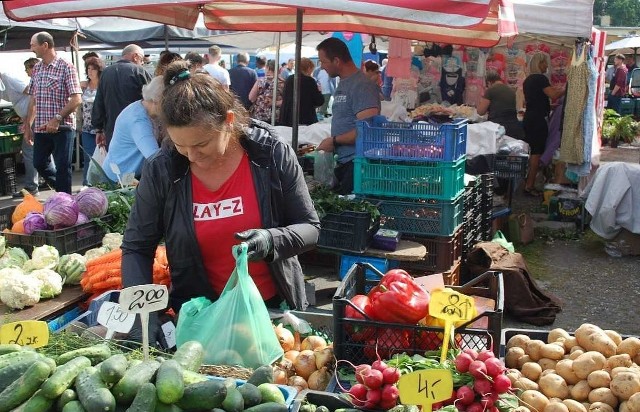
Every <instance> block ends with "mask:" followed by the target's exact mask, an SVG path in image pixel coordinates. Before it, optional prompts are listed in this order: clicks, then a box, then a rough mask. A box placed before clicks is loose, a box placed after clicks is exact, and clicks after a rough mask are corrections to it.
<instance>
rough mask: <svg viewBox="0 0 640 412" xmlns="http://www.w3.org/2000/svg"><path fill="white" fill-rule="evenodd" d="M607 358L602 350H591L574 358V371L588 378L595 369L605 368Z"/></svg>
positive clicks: (581, 376) (577, 374) (580, 376)
mask: <svg viewBox="0 0 640 412" xmlns="http://www.w3.org/2000/svg"><path fill="white" fill-rule="evenodd" d="M605 362H606V358H605V357H604V355H603V354H602V353H600V352H595V351H589V352H585V353H583V354H582V355H580V356H578V357H577V358H575V359H574V360H573V371H574V372H575V373H576V376H578V378H580V379H587V376H589V374H590V373H591V372H593V371H597V370H600V369H602V368H604V364H605Z"/></svg>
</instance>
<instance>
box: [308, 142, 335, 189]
mask: <svg viewBox="0 0 640 412" xmlns="http://www.w3.org/2000/svg"><path fill="white" fill-rule="evenodd" d="M335 166H336V162H335V160H334V157H333V152H325V151H324V150H320V151H318V152H316V154H315V159H314V161H313V180H315V181H316V182H319V183H322V184H323V185H325V186H329V187H332V186H333V181H334V174H333V169H334V168H335Z"/></svg>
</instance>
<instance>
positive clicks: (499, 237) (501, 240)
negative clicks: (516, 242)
mask: <svg viewBox="0 0 640 412" xmlns="http://www.w3.org/2000/svg"><path fill="white" fill-rule="evenodd" d="M491 241H492V242H496V243H497V244H499V245H502V247H504V248H505V249H507V250H508V251H509V252H511V253H515V251H516V249H515V248H514V247H513V243H511V242H509V241H508V240H507V238H506V237H504V234H503V233H502V231H501V230H498V231H496V234H495V235H493V239H491Z"/></svg>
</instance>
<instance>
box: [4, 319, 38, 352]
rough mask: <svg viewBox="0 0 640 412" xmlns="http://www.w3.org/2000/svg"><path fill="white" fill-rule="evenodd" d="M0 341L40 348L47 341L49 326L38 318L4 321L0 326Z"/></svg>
mask: <svg viewBox="0 0 640 412" xmlns="http://www.w3.org/2000/svg"><path fill="white" fill-rule="evenodd" d="M0 343H2V344H5V343H8V344H13V343H15V344H18V345H20V346H31V347H33V348H41V347H43V346H46V345H47V343H49V326H48V325H47V322H43V321H40V320H25V321H22V322H12V323H6V324H4V325H2V327H0Z"/></svg>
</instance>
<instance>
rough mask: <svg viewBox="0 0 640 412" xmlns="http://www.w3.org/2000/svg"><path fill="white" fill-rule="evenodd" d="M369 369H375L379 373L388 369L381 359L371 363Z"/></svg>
mask: <svg viewBox="0 0 640 412" xmlns="http://www.w3.org/2000/svg"><path fill="white" fill-rule="evenodd" d="M371 368H372V369H377V370H379V371H380V372H384V370H385V369H387V368H388V366H387V364H386V363H384V361H383V360H382V359H378V360H374V361H373V363H372V364H371Z"/></svg>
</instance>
